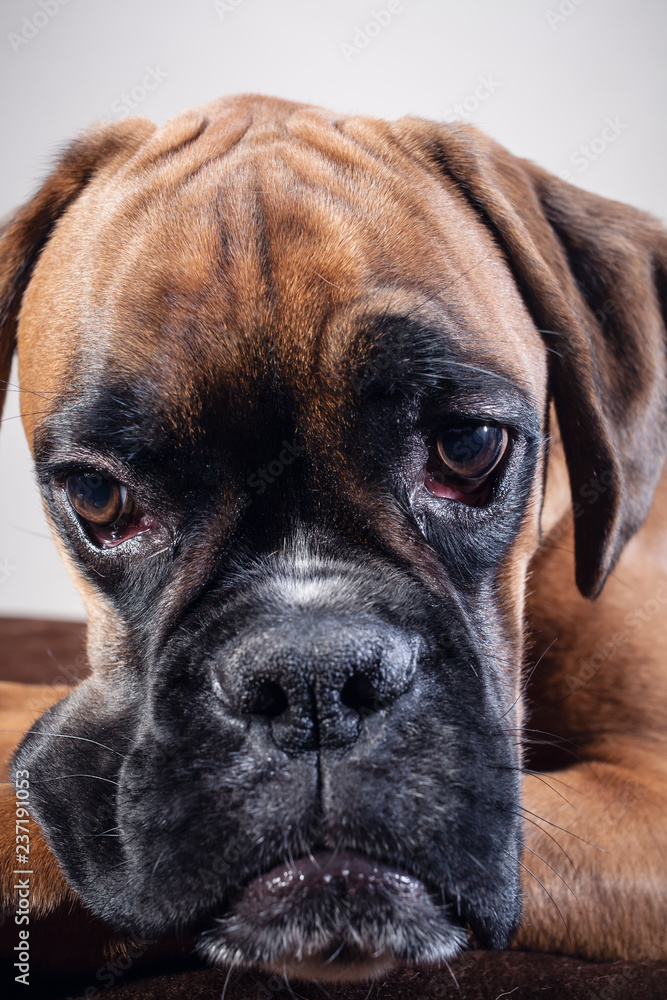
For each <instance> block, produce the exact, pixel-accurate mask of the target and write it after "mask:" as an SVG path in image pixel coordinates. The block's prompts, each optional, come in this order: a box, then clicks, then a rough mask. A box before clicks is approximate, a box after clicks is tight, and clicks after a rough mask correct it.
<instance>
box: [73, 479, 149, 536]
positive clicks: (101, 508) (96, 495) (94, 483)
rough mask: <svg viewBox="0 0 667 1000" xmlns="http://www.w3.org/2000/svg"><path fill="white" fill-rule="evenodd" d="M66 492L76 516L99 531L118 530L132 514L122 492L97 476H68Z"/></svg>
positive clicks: (114, 484) (130, 505) (110, 482)
mask: <svg viewBox="0 0 667 1000" xmlns="http://www.w3.org/2000/svg"><path fill="white" fill-rule="evenodd" d="M66 488H67V495H68V497H69V499H70V503H71V504H72V506H73V507H74V509H75V511H76V512H77V514H80V515H81V517H83V518H84V519H85V520H86V521H89V522H90V523H91V524H92V525H95V526H96V527H99V528H109V527H111V526H112V525H114V526H115V525H118V526H120V525H121V524H122V523H123V522H124V521H125V520H127V517H128V516H129V514H130V512H131V510H132V506H133V504H132V500H131V499H130V497H129V496H128V492H127V490H126V488H125V487H124V486H121V485H120V484H119V483H117V482H115V481H114V480H113V479H108V478H107V477H106V476H103V475H101V474H100V473H99V472H90V473H89V472H81V473H77V474H74V475H70V476H68V477H67V481H66Z"/></svg>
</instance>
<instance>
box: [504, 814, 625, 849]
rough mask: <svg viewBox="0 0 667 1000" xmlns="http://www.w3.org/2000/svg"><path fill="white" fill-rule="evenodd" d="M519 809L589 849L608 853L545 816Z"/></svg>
mask: <svg viewBox="0 0 667 1000" xmlns="http://www.w3.org/2000/svg"><path fill="white" fill-rule="evenodd" d="M519 809H521V811H522V812H524V813H528V815H529V816H534V817H535V819H539V820H540V822H541V823H548V824H549V826H553V827H554V829H555V830H560V832H561V833H566V834H567V835H568V837H575V838H576V840H580V841H581V842H582V843H583V844H587V845H588V847H594V848H595V850H596V851H602V853H603V854H606V853H607V852H606V851H605V849H604V847H598V845H597V844H591V842H590V840H585V839H584V838H583V837H580V836H579V834H578V833H572V831H571V830H566V829H565V827H563V826H559V825H558V823H552V822H551V820H550V819H546V818H545V817H544V816H539V815H538V814H537V813H534V812H532V811H531V810H530V809H526V807H525V806H519ZM545 833H546V830H545Z"/></svg>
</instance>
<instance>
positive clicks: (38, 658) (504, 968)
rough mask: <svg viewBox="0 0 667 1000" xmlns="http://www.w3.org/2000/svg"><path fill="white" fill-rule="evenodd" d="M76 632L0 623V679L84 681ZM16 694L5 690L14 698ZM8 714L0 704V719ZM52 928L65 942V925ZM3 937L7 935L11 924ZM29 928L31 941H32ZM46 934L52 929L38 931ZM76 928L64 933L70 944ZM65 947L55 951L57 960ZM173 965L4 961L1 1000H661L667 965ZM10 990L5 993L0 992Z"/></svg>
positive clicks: (544, 961)
mask: <svg viewBox="0 0 667 1000" xmlns="http://www.w3.org/2000/svg"><path fill="white" fill-rule="evenodd" d="M83 641H84V628H83V626H82V625H79V624H76V623H71V622H45V621H33V620H27V619H26V620H20V619H2V618H0V680H4V681H14V682H22V683H24V684H25V685H26V688H25V698H26V704H29V703H30V698H31V695H30V686H31V685H34V684H51V683H56V684H63V683H74V682H75V681H76V680H78V679H80V678H81V677H83V676H85V673H86V664H85V657H84V655H83ZM16 690H17V689H16V687H15V686H14V685H12V692H13V695H12V696H13V697H16ZM6 708H7V706H3V705H0V711H2V710H3V709H6ZM59 920H61V921H62V925H61V926H60V927H59V928H58V931H59V933H60V934H62V935H63V938H64V939H67V937H68V927H67V917H61V918H59ZM1 930H2V931H3V932H4V933H5V935H6V934H7V932H8V931H11V930H12V928H11V925H9V924H7V925H5V927H4V928H1ZM38 930H39V929H38V928H37V927H36V928H35V931H36V934H35V940H36V941H37V939H38ZM46 933H47V934H48V935H49V936H50V935H51V930H50V929H49V930H48V931H47V932H46ZM79 933H80V930H78V929H77V930H76V931H74V930H73V931H72V935H75V936H78V935H79ZM65 952H66V949H65V948H63V952H62V954H63V956H64V955H65ZM176 962H177V964H176V965H174V960H173V959H170V958H169V956H165V955H164V954H162V955H159V956H156V955H155V953H154V952H153V951H152V950H151V949H148V950H146V951H145V952H143V953H140V954H138V955H137V956H136V957H134V958H128V956H125V957H118V956H115V957H114V956H112V957H110V958H107V959H106V960H102V961H101V962H100V965H99V966H96V967H95V968H93V969H92V971H89V972H87V973H86V974H85V975H83V976H81V977H78V978H77V979H72V978H71V977H68V975H67V973H68V969H67V965H66V961H63V965H64V967H63V968H62V969H60V970H58V971H57V972H55V971H54V972H52V973H50V974H49V975H48V976H47V977H46V978H45V979H43V980H42V981H41V982H39V983H38V982H37V981H36V979H35V980H34V981H33V983H31V985H30V987H28V988H27V989H25V988H24V987H19V986H16V985H15V984H14V981H13V971H12V968H11V960H6V961H5V963H4V968H3V969H2V975H1V976H0V995H2V996H28V997H30V998H32V1000H42V998H44V1000H46V998H48V1000H66V998H72V1000H74V998H78V997H86V998H92V997H105V996H110V997H113V1000H181V998H182V1000H200V998H201V1000H208V998H218V1000H220V998H222V996H223V990H224V993H225V997H226V998H227V1000H261V998H266V1000H269V998H271V997H277V998H279V1000H282V998H289V997H297V998H303V1000H322V998H324V997H327V996H328V997H331V998H332V1000H366V998H367V1000H450V998H451V1000H501V998H504V997H512V998H515V1000H532V998H536V1000H537V998H539V1000H542V998H544V1000H550V998H553V1000H570V998H572V1000H575V998H577V1000H578V998H585V1000H665V998H667V962H638V963H628V962H612V963H602V964H598V963H591V962H583V961H580V960H579V959H574V958H564V957H561V956H556V955H544V954H537V953H523V952H496V953H493V952H484V951H476V952H469V953H467V954H465V955H463V956H461V958H459V959H458V960H457V961H455V962H453V963H452V965H451V970H447V969H442V970H438V971H433V972H429V971H422V970H403V971H401V972H398V973H395V974H394V975H392V976H390V977H388V978H387V979H386V980H384V981H382V982H379V983H375V984H373V985H372V986H369V984H365V985H364V984H362V985H358V984H354V985H346V984H341V985H332V984H312V983H310V984H300V983H297V982H291V983H289V984H288V983H286V982H285V981H283V980H281V979H280V978H279V977H277V976H269V975H267V974H265V973H260V972H249V973H248V972H247V973H239V972H236V973H233V974H232V975H231V976H229V979H227V973H226V972H223V971H220V970H217V969H206V968H204V967H202V966H201V965H198V964H197V963H196V962H194V961H193V960H192V959H191V958H188V957H187V956H186V957H184V958H178V959H176ZM7 987H8V988H9V992H8V991H7Z"/></svg>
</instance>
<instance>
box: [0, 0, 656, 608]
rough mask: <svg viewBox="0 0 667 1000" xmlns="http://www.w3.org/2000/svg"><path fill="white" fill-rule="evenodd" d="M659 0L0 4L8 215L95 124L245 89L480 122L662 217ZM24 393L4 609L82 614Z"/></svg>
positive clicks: (15, 442) (2, 558)
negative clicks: (36, 457) (46, 495)
mask: <svg viewBox="0 0 667 1000" xmlns="http://www.w3.org/2000/svg"><path fill="white" fill-rule="evenodd" d="M666 40H667V4H666V3H665V2H664V0H502V2H499V0H376V2H373V0H369V2H366V0H363V2H358V0H180V2H179V0H114V2H113V3H112V2H109V0H3V2H2V4H1V5H0V53H1V57H0V81H1V89H0V93H1V94H2V101H1V102H0V135H1V136H2V140H3V151H2V173H3V184H2V188H1V190H0V215H2V214H4V213H5V212H8V211H9V210H11V209H12V208H13V207H14V206H16V205H18V204H20V203H21V202H22V201H23V200H24V199H25V198H27V197H28V195H29V194H30V193H31V191H33V190H34V188H35V186H36V184H37V183H38V181H39V179H40V178H41V177H43V176H44V175H45V173H46V172H47V170H48V166H49V164H50V163H51V162H52V160H53V157H54V154H55V153H56V152H57V150H58V149H59V148H60V147H61V146H62V144H63V143H64V142H66V140H68V139H69V138H71V137H72V136H74V135H75V134H76V133H77V131H79V130H80V129H82V128H84V127H86V126H87V125H89V124H90V123H91V122H93V121H96V120H100V119H110V118H119V117H122V116H125V115H131V114H141V115H145V116H147V117H149V118H152V119H153V120H154V121H157V122H163V121H165V120H166V119H168V118H170V117H171V116H172V115H174V114H176V113H177V112H179V111H181V110H183V109H185V108H187V107H190V106H193V105H197V104H201V103H203V102H204V101H208V100H210V99H211V98H213V97H217V96H219V95H221V94H225V93H232V92H238V91H243V90H253V91H260V92H263V93H273V94H276V95H279V96H283V97H289V98H293V99H295V100H303V101H309V102H313V103H317V104H322V105H327V106H329V107H334V108H335V109H336V110H339V111H353V112H354V111H356V112H364V113H369V114H374V115H381V116H384V117H388V118H394V117H398V116H399V115H402V114H406V113H412V114H418V115H422V116H425V117H432V118H439V119H446V118H451V117H455V116H458V117H463V118H467V119H469V120H471V121H473V122H475V123H477V124H479V125H481V126H482V127H483V128H485V129H486V130H487V131H488V132H489V133H490V134H491V135H493V136H494V137H495V138H496V139H498V140H499V141H501V142H502V143H503V144H504V145H506V146H507V147H508V148H509V149H511V150H512V151H513V152H514V153H518V154H521V155H524V156H529V157H530V158H532V159H534V160H536V161H537V162H539V163H541V164H542V165H543V166H545V167H548V168H549V169H550V170H552V171H554V172H555V173H559V174H561V173H564V172H567V174H568V175H569V179H571V180H572V182H573V183H576V184H579V185H581V186H582V187H586V188H589V189H590V190H592V191H596V192H598V193H599V194H602V195H606V196H607V197H611V198H617V199H619V200H621V201H627V202H630V203H633V204H635V205H638V206H639V207H641V208H644V209H648V210H649V211H652V212H654V213H655V214H657V215H658V216H660V217H662V218H663V219H667V185H666V184H665V162H667V127H666V122H667V118H666V115H665V105H666V102H665V96H666V86H667V49H666ZM16 412H17V396H16V393H11V394H10V396H9V399H8V405H7V408H6V412H5V417H6V419H5V420H4V421H3V425H2V434H0V482H2V490H0V614H3V615H30V616H44V617H67V618H79V617H83V608H82V605H81V603H80V601H79V599H78V597H77V595H76V592H75V591H74V588H73V586H72V584H71V583H70V582H69V578H68V577H67V575H66V573H65V571H64V570H63V569H62V567H61V566H60V563H59V560H58V556H57V554H56V551H55V547H54V545H53V543H52V541H51V540H50V538H49V536H48V529H47V527H46V524H45V521H44V518H43V515H42V513H41V508H40V503H39V498H38V495H37V491H36V487H35V485H34V483H33V480H32V473H31V468H30V461H29V455H28V451H27V447H26V445H25V442H24V439H23V434H22V430H21V427H20V421H19V420H17V419H16V416H15V414H16Z"/></svg>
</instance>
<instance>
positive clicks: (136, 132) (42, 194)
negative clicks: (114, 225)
mask: <svg viewBox="0 0 667 1000" xmlns="http://www.w3.org/2000/svg"><path fill="white" fill-rule="evenodd" d="M154 129H155V126H154V125H153V124H152V123H151V122H149V121H148V120H147V119H143V118H132V119H128V120H126V121H122V122H117V123H113V124H109V125H101V126H99V127H98V128H96V129H92V130H91V131H89V132H87V133H85V134H84V135H83V136H81V137H80V138H79V139H76V140H75V141H74V142H73V143H72V144H71V145H70V146H69V147H68V148H67V149H66V150H65V152H64V153H63V155H62V156H61V158H60V160H59V161H58V163H57V165H56V168H55V170H54V171H53V173H51V174H50V176H49V177H47V179H46V181H45V182H44V184H43V185H42V187H41V188H40V189H39V191H38V192H37V194H36V195H35V196H34V197H33V198H32V199H31V201H29V202H28V203H27V204H26V205H24V206H23V208H20V209H19V210H18V211H17V212H16V214H15V215H14V216H13V218H11V219H10V220H9V221H8V222H7V223H5V225H4V226H3V228H2V230H1V231H0V415H1V414H2V406H3V403H4V399H5V390H6V387H7V379H8V378H9V370H10V368H11V362H12V355H13V353H14V347H15V345H16V325H17V320H18V317H19V312H20V309H21V302H22V299H23V293H24V292H25V290H26V287H27V285H28V282H29V281H30V277H31V275H32V271H33V268H34V266H35V263H36V262H37V258H38V257H39V254H40V252H41V250H42V248H43V247H44V245H45V243H46V242H47V240H48V238H49V236H50V235H51V231H52V229H53V227H54V226H55V224H56V222H57V220H58V218H59V217H60V216H61V215H62V214H63V212H64V211H65V210H66V209H67V207H68V206H69V205H71V204H72V202H73V201H74V200H75V199H76V198H77V197H78V195H79V194H80V193H81V191H83V189H84V188H85V186H86V185H87V184H88V182H89V181H90V180H91V178H92V177H93V176H95V174H97V173H98V172H99V171H100V170H102V169H103V168H104V167H105V166H107V165H110V164H112V163H113V164H114V165H115V164H116V162H117V161H118V160H119V159H124V158H125V159H126V158H127V157H128V156H130V155H131V154H132V153H133V152H134V151H135V150H136V149H137V148H138V147H139V145H141V143H142V142H143V141H144V140H145V139H146V138H147V137H148V136H149V135H150V134H151V133H152V132H153V130H154Z"/></svg>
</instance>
